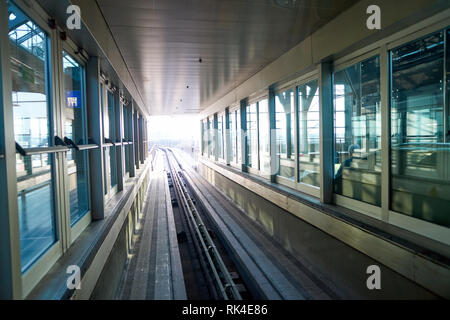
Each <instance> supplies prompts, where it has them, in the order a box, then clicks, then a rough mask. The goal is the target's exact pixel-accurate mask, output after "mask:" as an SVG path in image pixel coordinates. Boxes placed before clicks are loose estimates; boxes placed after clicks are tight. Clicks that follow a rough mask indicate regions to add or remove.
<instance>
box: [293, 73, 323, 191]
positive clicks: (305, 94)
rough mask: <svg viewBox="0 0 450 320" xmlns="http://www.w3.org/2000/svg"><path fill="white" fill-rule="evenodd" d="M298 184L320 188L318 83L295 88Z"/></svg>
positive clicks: (312, 82) (315, 81)
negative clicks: (296, 95)
mask: <svg viewBox="0 0 450 320" xmlns="http://www.w3.org/2000/svg"><path fill="white" fill-rule="evenodd" d="M297 92H298V141H299V142H298V143H299V152H298V161H299V164H298V165H299V182H301V183H305V184H309V185H312V186H316V187H319V186H320V181H319V180H320V131H319V83H318V81H317V80H313V81H311V82H309V83H306V84H304V85H300V86H298V87H297Z"/></svg>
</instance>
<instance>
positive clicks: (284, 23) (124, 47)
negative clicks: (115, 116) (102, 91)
mask: <svg viewBox="0 0 450 320" xmlns="http://www.w3.org/2000/svg"><path fill="white" fill-rule="evenodd" d="M96 1H97V3H98V5H99V7H100V9H101V11H102V13H103V15H104V17H105V19H106V22H107V23H108V25H109V27H110V29H111V33H112V35H113V37H114V38H115V41H116V42H117V45H118V47H119V49H120V51H121V53H122V55H123V58H124V60H125V62H126V64H127V66H128V68H129V70H130V72H131V74H132V76H133V78H134V81H135V82H136V84H137V86H138V88H139V90H140V92H141V94H142V96H143V98H144V101H145V103H146V105H147V107H148V108H149V113H150V114H151V115H161V114H183V113H198V112H199V111H200V109H201V108H202V107H206V106H205V105H204V104H205V102H206V101H208V100H210V99H211V98H214V97H217V98H219V97H221V96H223V95H224V94H226V93H227V92H229V91H230V90H232V89H233V88H234V87H236V86H237V85H239V84H240V83H242V82H243V81H245V80H246V79H248V78H250V77H251V76H252V75H253V74H255V73H256V72H257V71H259V70H261V69H262V68H263V67H264V66H266V65H267V64H268V63H270V62H272V61H273V60H275V59H276V58H278V57H279V56H280V55H282V54H283V53H284V52H286V51H287V50H289V49H290V48H292V47H293V46H295V45H296V44H298V43H299V42H300V41H301V40H303V39H304V38H305V37H307V36H308V35H309V34H311V33H312V32H314V31H315V30H317V29H318V28H319V27H320V26H322V25H324V24H325V23H326V22H328V21H330V20H331V19H333V18H334V17H336V16H337V15H338V14H339V13H340V12H342V11H344V10H345V9H346V8H348V7H349V6H351V5H352V4H354V3H356V2H357V0H96ZM199 59H202V62H201V63H200V62H199Z"/></svg>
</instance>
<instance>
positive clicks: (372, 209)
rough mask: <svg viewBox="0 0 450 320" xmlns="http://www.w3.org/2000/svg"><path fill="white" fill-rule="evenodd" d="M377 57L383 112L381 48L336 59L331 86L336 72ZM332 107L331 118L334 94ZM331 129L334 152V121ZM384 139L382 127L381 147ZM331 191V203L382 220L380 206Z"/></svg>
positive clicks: (382, 164) (382, 162) (383, 167)
mask: <svg viewBox="0 0 450 320" xmlns="http://www.w3.org/2000/svg"><path fill="white" fill-rule="evenodd" d="M377 55H378V56H379V59H380V100H381V101H380V103H381V110H383V102H384V100H383V83H382V81H383V76H382V75H381V73H382V72H383V71H382V70H383V69H385V68H383V65H382V61H384V60H383V58H382V55H383V50H382V48H381V47H379V48H376V49H372V50H369V51H366V52H365V53H364V54H361V55H359V56H357V57H343V58H340V59H337V60H336V61H334V63H333V71H332V73H333V83H332V85H333V87H334V74H335V73H336V72H339V71H342V70H344V69H346V68H348V67H350V66H353V65H355V64H357V63H360V62H363V61H365V60H367V59H370V58H373V57H376V56H377ZM333 90H334V89H333ZM332 105H333V115H332V117H334V93H333V94H332ZM385 108H386V107H384V109H385ZM381 112H382V111H381ZM381 121H382V122H383V115H382V113H381ZM382 126H383V124H382ZM331 129H332V132H333V141H332V144H333V150H334V145H335V137H334V120H333V127H332V128H331ZM385 138H386V134H385V132H384V131H383V127H382V129H381V146H383V139H385ZM385 152H386V150H383V148H381V168H382V171H381V173H380V178H381V185H380V187H381V193H383V177H382V175H383V172H384V171H385V164H384V162H385V161H384V157H383V154H384V153H385ZM333 158H334V157H333ZM331 189H332V192H333V202H334V203H335V204H336V205H339V206H341V207H345V208H348V209H352V210H355V209H356V210H357V211H359V212H361V213H364V214H366V215H369V216H371V217H373V218H376V219H380V220H381V219H382V206H380V207H378V206H375V205H372V204H370V203H366V202H363V201H359V200H355V199H352V198H349V197H346V196H342V195H340V194H336V193H334V190H333V186H331ZM381 202H383V199H381Z"/></svg>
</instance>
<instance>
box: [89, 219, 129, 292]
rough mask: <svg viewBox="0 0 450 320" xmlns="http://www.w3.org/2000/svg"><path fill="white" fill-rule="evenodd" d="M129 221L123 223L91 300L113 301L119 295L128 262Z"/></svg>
mask: <svg viewBox="0 0 450 320" xmlns="http://www.w3.org/2000/svg"><path fill="white" fill-rule="evenodd" d="M128 219H129V217H128V218H127V219H126V220H125V222H124V223H123V226H122V229H121V230H120V233H119V235H118V236H117V240H116V242H115V243H114V246H113V248H112V250H111V253H110V254H109V257H108V260H107V261H106V263H105V266H104V267H103V270H102V273H101V274H100V277H99V279H98V280H97V284H96V285H95V288H94V291H93V292H92V294H91V296H90V298H89V299H91V300H113V299H114V298H115V297H116V295H117V291H118V288H119V285H120V280H121V278H122V274H123V272H124V268H125V265H126V262H127V253H128V252H127V251H128V250H127V247H128V246H127V241H128V239H127V235H128V234H127V228H128Z"/></svg>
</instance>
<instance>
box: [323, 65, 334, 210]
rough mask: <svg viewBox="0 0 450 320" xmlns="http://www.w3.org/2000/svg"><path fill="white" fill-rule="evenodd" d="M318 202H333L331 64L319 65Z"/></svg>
mask: <svg viewBox="0 0 450 320" xmlns="http://www.w3.org/2000/svg"><path fill="white" fill-rule="evenodd" d="M319 87H320V88H321V90H319V94H320V96H319V97H320V99H319V107H320V108H319V122H320V166H321V170H320V201H321V202H322V203H332V202H333V174H334V172H333V171H334V170H333V167H334V147H333V145H334V143H333V81H332V64H331V62H321V63H320V64H319Z"/></svg>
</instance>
